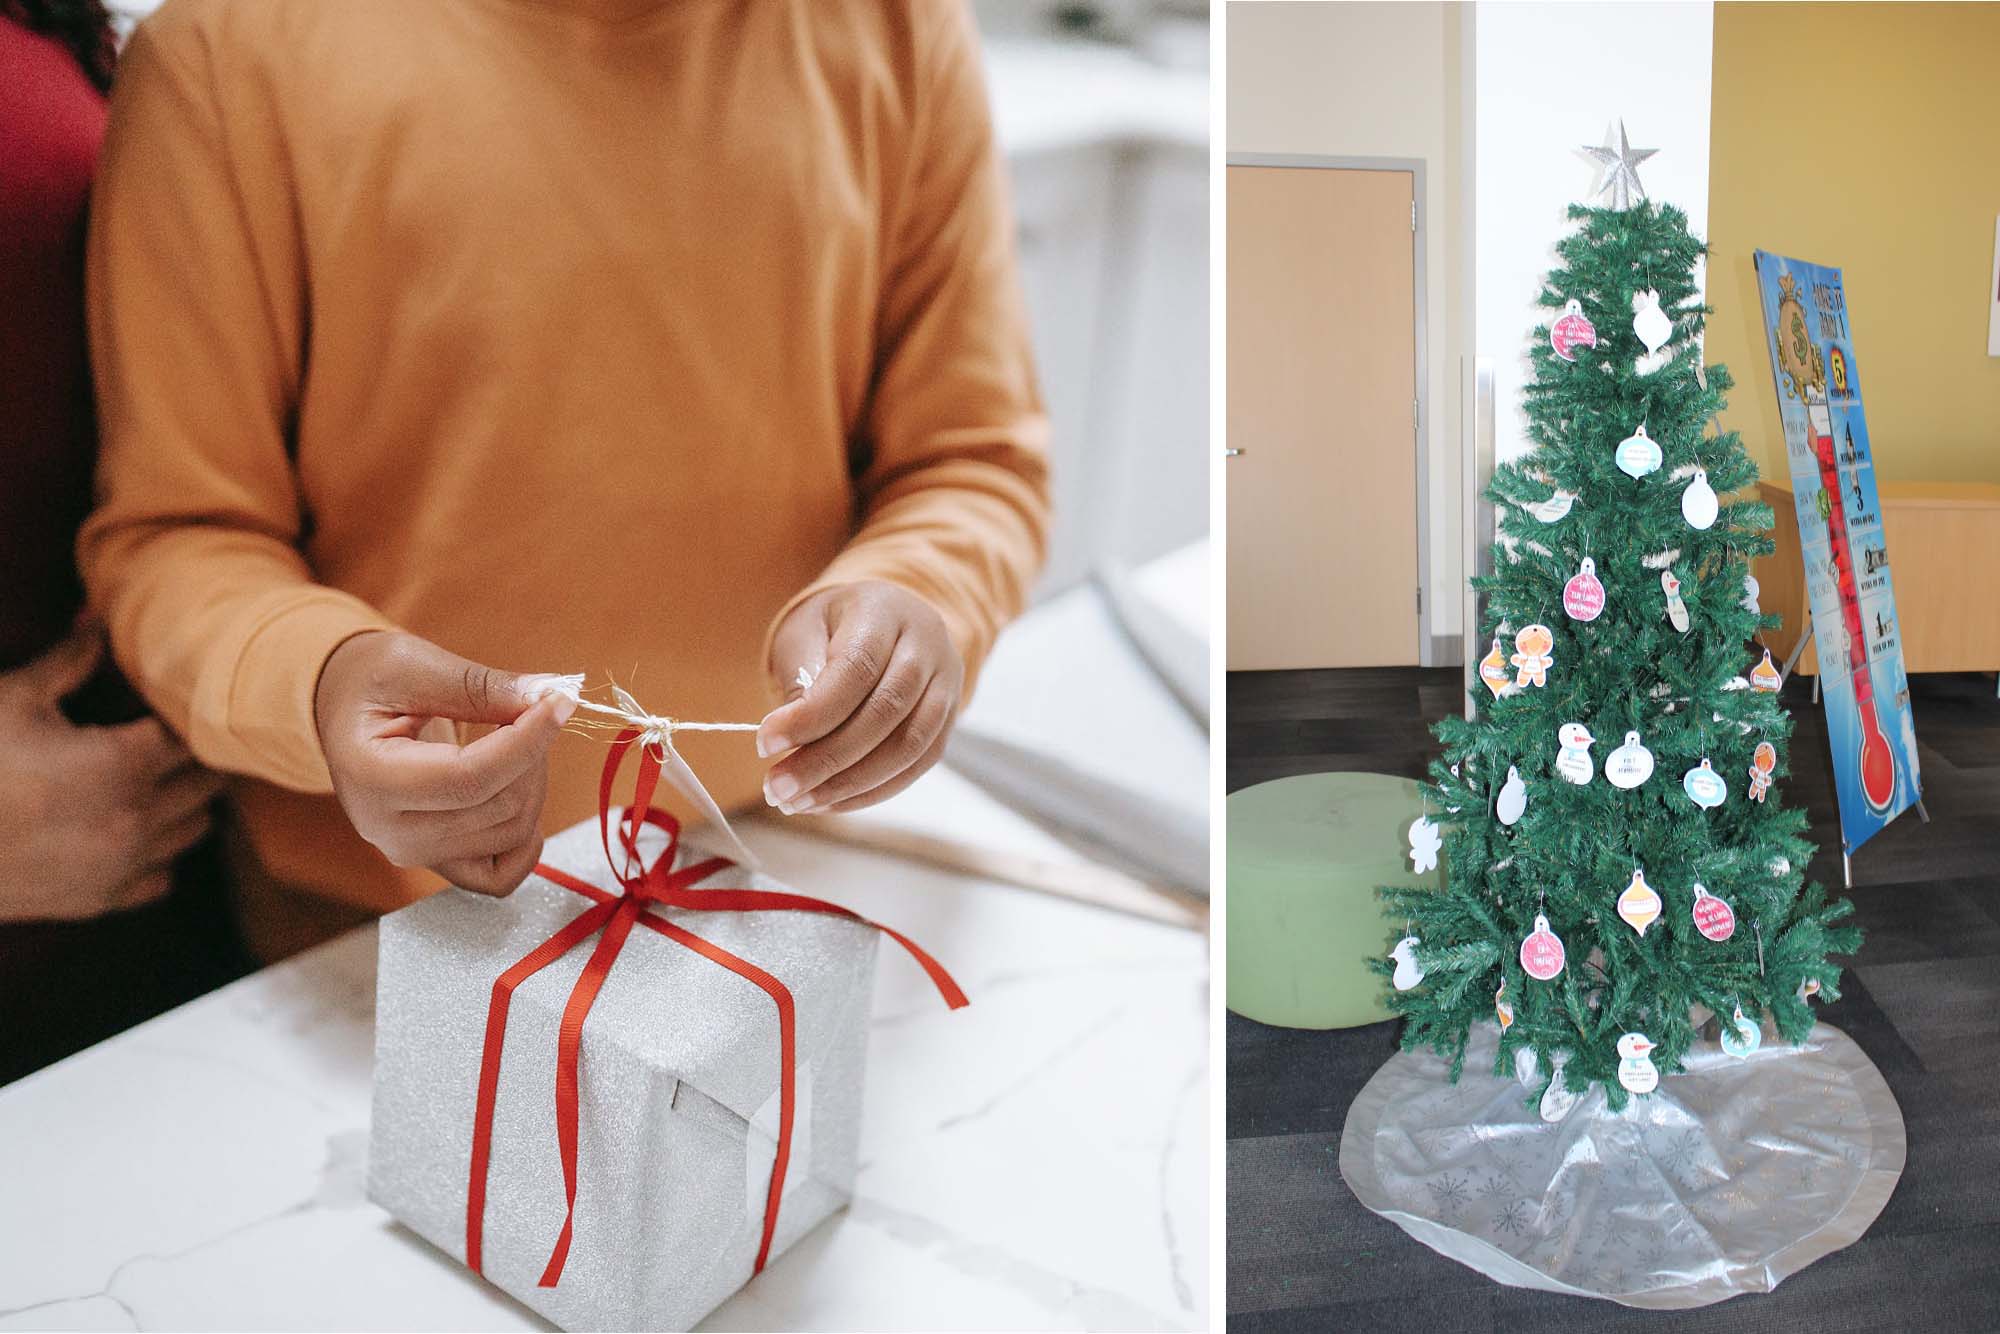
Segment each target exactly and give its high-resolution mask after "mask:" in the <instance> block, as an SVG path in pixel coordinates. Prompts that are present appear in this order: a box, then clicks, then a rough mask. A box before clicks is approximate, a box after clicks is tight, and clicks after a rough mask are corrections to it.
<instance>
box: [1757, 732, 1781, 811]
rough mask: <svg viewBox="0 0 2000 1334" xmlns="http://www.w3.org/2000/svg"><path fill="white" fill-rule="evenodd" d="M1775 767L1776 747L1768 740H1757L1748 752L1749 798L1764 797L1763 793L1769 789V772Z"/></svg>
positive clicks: (1776, 758) (1759, 798)
mask: <svg viewBox="0 0 2000 1334" xmlns="http://www.w3.org/2000/svg"><path fill="white" fill-rule="evenodd" d="M1777 767H1778V748H1777V747H1776V746H1774V745H1772V744H1771V743H1770V742H1768V741H1759V742H1758V743H1757V749H1756V750H1754V751H1752V752H1751V754H1750V800H1752V801H1762V800H1763V799H1764V794H1765V793H1766V792H1769V791H1770V790H1771V773H1772V771H1773V770H1775V769H1776V768H1777Z"/></svg>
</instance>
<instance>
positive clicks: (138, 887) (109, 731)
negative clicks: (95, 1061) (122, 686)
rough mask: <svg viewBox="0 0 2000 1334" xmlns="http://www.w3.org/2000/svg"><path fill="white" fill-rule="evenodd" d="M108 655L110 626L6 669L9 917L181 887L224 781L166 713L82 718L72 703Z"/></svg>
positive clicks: (81, 632)
mask: <svg viewBox="0 0 2000 1334" xmlns="http://www.w3.org/2000/svg"><path fill="white" fill-rule="evenodd" d="M103 658H104V631H103V629H102V627H100V626H98V625H96V624H94V623H84V624H79V625H78V627H77V628H76V629H75V630H74V631H73V632H72V633H71V634H70V637H69V638H68V639H66V640H64V641H63V642H62V643H60V644H58V645H56V647H54V648H52V649H50V650H49V651H48V652H47V653H46V654H44V655H43V656H42V657H40V658H37V659H36V660H35V661H33V662H31V663H29V664H28V665H27V666H25V667H22V668H20V669H18V670H16V671H12V672H4V673H0V921H52V920H65V921H80V920H83V919H85V918H89V917H97V916H99V915H101V914H103V913H107V912H117V911H121V910H123V909H126V908H136V907H139V906H140V905H141V904H145V903H150V902H152V901H153V900H155V899H158V898H161V897H163V896H164V895H165V894H166V892H167V890H168V889H169V888H170V887H171V886H172V883H173V882H172V867H173V862H174V859H175V858H176V857H178V856H180V854H181V853H183V852H185V851H187V849H188V848H190V847H192V846H193V845H194V844H195V843H196V842H197V841H198V840H199V839H200V838H201V837H202V835H203V834H206V833H207V832H208V827H209V803H210V801H211V800H212V799H213V798H214V797H215V795H216V793H217V792H219V791H221V789H222V779H221V778H220V777H219V776H218V775H216V774H213V773H210V772H209V771H208V770H206V769H203V768H202V767H201V766H199V765H198V764H196V763H195V761H194V759H193V757H192V756H190V755H189V754H188V752H187V748H186V747H185V746H183V745H182V744H181V743H180V741H179V740H178V739H177V738H176V737H175V736H174V735H173V733H171V732H169V731H168V730H167V729H166V727H165V726H164V725H163V724H162V723H161V722H160V720H159V719H157V718H142V719H140V720H139V721H138V722H135V723H126V724H124V725H122V726H118V727H78V726H77V725H76V724H74V723H72V722H70V721H69V719H67V718H65V717H64V716H63V713H62V709H61V708H60V704H61V701H62V699H63V697H64V696H66V695H69V694H71V693H72V692H74V691H75V690H77V689H78V688H79V687H81V686H82V685H83V683H84V682H85V681H87V680H89V679H90V676H91V673H93V672H95V671H96V670H97V665H98V663H99V662H101V661H102V660H103Z"/></svg>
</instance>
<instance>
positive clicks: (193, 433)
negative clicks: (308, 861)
mask: <svg viewBox="0 0 2000 1334" xmlns="http://www.w3.org/2000/svg"><path fill="white" fill-rule="evenodd" d="M170 9H171V7H170ZM172 17H173V16H172V14H171V13H169V14H165V15H162V16H160V17H159V18H157V19H154V20H149V21H148V22H147V23H145V24H142V25H141V26H140V28H139V29H138V31H137V32H136V33H135V34H134V36H133V38H132V41H131V44H130V46H129V47H128V48H127V51H126V54H125V56H124V58H123V60H122V61H121V65H120V70H119V77H118V86H117V90H116V93H115V95H114V97H113V101H112V109H111V120H110V125H109V128H108V130H107V133H106V138H105V143H104V149H103V154H102V158H101V168H100V174H99V178H98V184H97V187H96V193H95V195H94V197H93V200H92V205H91V223H90V241H89V264H88V306H89V322H90V339H91V354H92V361H93V367H94V371H95V375H96V381H97V387H98V394H99V410H100V414H101V419H100V432H101V451H102V452H101V454H100V458H99V464H98V475H97V504H98V507H97V509H96V511H95V512H94V514H93V515H92V516H91V518H90V519H89V521H88V522H87V523H86V524H85V526H84V529H83V531H82V533H81V535H80V537H79V539H78V560H79V564H80V566H81V568H82V570H83V574H84V580H85V584H86V586H87V588H88V590H89V594H90V599H91V602H92V604H93V605H94V606H95V607H96V608H97V609H98V611H99V613H100V614H101V615H102V616H103V617H104V620H105V622H106V624H107V626H108V627H109V630H110V634H111V642H112V647H113V651H114V653H115V655H116V657H117V659H118V663H119V665H120V666H121V667H122V668H123V669H124V671H125V673H126V675H127V676H128V677H129V678H130V679H131V680H132V681H133V682H134V683H135V684H136V685H137V686H138V688H139V690H140V691H141V692H142V693H143V694H144V695H145V696H146V698H147V700H148V701H149V702H150V703H151V704H152V706H153V708H154V709H155V710H156V711H157V712H158V713H159V715H160V716H161V717H162V718H163V719H165V720H166V721H167V723H168V724H169V725H170V726H172V727H173V728H174V729H175V730H176V731H178V732H179V733H180V734H181V735H182V736H183V737H185V738H186V739H187V742H188V744H189V746H190V748H191V749H192V750H193V751H194V753H195V754H196V756H198V757H199V758H200V759H201V760H202V761H203V762H204V763H206V764H208V765H210V766H211V767H213V768H216V769H220V770H225V771H229V772H234V773H241V774H248V775H251V776H253V777H256V778H261V779H264V780H266V781H269V782H272V783H277V784H281V785H283V786H285V787H289V788H293V789H296V790H299V791H306V792H325V791H329V790H330V789H331V782H330V779H329V778H328V775H327V769H326V761H325V757H324V756H323V754H322V753H321V751H320V746H319V738H318V731H317V728H316V726H315V724H314V719H313V696H314V692H315V690H316V688H317V686H318V681H319V672H320V669H321V667H322V666H324V665H325V662H326V659H327V658H328V656H330V655H331V654H332V652H333V650H334V649H335V648H336V647H338V646H339V645H340V644H341V643H342V642H343V641H344V640H346V639H348V638H350V637H351V636H353V635H355V634H358V633H361V632H363V631H366V630H371V629H377V628H385V627H386V625H387V622H386V621H384V620H383V618H382V617H381V616H379V615H378V614H377V613H376V612H374V611H373V610H372V609H371V608H369V607H368V606H366V605H365V604H363V603H362V602H360V601H358V600H357V599H355V598H352V597H350V596H348V595H346V594H344V593H340V592H336V591H335V590H333V589H330V588H326V587H323V586H321V585H319V584H316V583H315V582H314V581H313V576H312V572H311V570H310V569H309V568H308V566H307V563H306V560H305V557H304V556H303V555H302V554H301V550H300V544H301V541H302V538H303V534H304V533H305V531H306V516H305V515H304V514H303V513H302V511H301V506H300V500H299V490H298V485H297V479H296V476H295V473H294V470H293V466H292V457H291V452H290V449H289V444H290V433H291V424H292V421H293V415H294V409H295V405H296V403H297V401H298V391H299V385H300V377H301V372H302V361H303V343H304V329H305V320H306V308H305V293H304V272H303V264H302V261H301V258H300V240H299V236H298V231H297V227H296V224H295V220H294V210H293V203H292V198H291V193H292V192H291V189H290V185H289V181H288V179H287V177H286V175H285V172H284V170H283V161H284V159H283V154H282V152H281V146H280V144H279V142H278V140H277V131H276V129H275V127H274V126H273V125H272V124H271V123H269V121H268V118H265V117H262V116H257V115H247V114H246V115H232V116H230V117H228V118H227V119H226V120H225V118H224V117H222V116H220V115H219V114H218V111H217V107H216V105H215V100H214V90H215V88H216V86H217V84H216V81H215V78H214V71H213V70H212V69H211V68H209V67H208V64H207V59H208V58H207V55H206V51H205V48H204V47H203V45H202V44H201V43H200V42H199V41H197V40H186V41H180V40H177V39H179V38H181V37H183V36H184V35H186V36H192V35H191V34H188V33H187V32H186V30H185V29H184V28H174V27H172V26H171V24H172ZM163 25H164V26H163Z"/></svg>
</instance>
